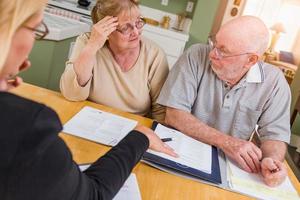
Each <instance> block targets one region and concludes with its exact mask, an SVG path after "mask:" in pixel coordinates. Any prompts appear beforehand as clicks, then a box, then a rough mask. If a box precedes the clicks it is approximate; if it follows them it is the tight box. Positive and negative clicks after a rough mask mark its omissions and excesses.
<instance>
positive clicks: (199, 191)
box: [12, 83, 300, 200]
mask: <svg viewBox="0 0 300 200" xmlns="http://www.w3.org/2000/svg"><path fill="white" fill-rule="evenodd" d="M12 92H13V93H15V94H18V95H20V96H23V97H26V98H29V99H32V100H35V101H37V102H41V103H44V104H46V105H48V106H49V107H51V108H53V109H54V110H55V111H56V112H57V113H58V115H59V117H60V119H61V121H62V122H63V123H66V122H67V121H68V120H69V119H70V118H72V116H73V115H75V114H76V113H77V112H78V111H80V109H81V108H83V107H84V106H91V107H94V108H98V109H101V110H103V111H106V112H111V113H114V114H118V115H121V116H124V117H127V118H130V119H134V120H137V121H138V122H139V123H140V124H142V125H144V126H148V127H150V125H151V123H152V120H151V119H147V118H144V117H140V116H137V115H133V114H129V113H125V112H122V111H119V110H116V109H113V108H109V107H106V106H102V105H99V104H95V103H92V102H89V101H83V102H70V101H67V100H66V99H64V98H63V97H62V96H61V94H60V93H57V92H53V91H50V90H47V89H43V88H40V87H36V86H33V85H29V84H26V83H24V84H22V85H21V86H20V87H18V88H17V89H14V90H13V91H12ZM60 136H61V137H62V138H63V140H64V141H65V142H66V143H67V145H68V147H69V148H70V150H71V152H72V154H73V158H74V160H75V161H76V162H77V163H79V164H80V163H89V162H93V161H95V160H97V159H98V157H100V156H101V155H103V154H104V153H105V152H107V151H108V150H109V147H107V146H104V145H101V144H96V143H93V142H90V141H87V140H84V139H80V138H77V137H74V136H70V135H66V134H64V133H60ZM133 172H134V173H135V174H136V176H137V179H138V184H139V187H140V190H141V195H142V199H143V200H150V199H151V200H155V199H159V200H161V199H163V200H169V199H171V200H176V199H183V200H190V199H197V200H198V199H201V200H202V199H204V200H212V199H215V200H223V199H224V200H225V199H230V200H244V199H252V198H249V197H246V196H243V195H240V194H237V193H234V192H230V191H226V190H223V189H220V188H217V187H213V186H210V185H206V184H203V183H199V182H196V181H192V180H189V179H185V178H181V177H178V176H175V175H172V174H168V173H166V172H163V171H160V170H157V169H155V168H153V167H150V166H148V165H146V164H144V163H138V164H137V166H136V167H135V168H134V170H133ZM288 173H289V177H290V178H291V181H292V183H293V184H294V186H295V187H296V189H297V191H298V193H299V192H300V183H299V182H298V180H297V179H296V177H295V175H294V174H293V172H292V171H291V169H290V168H289V167H288Z"/></svg>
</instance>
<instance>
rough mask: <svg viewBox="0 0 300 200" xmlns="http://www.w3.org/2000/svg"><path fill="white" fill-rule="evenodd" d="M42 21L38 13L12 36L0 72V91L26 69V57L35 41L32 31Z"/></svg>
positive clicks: (41, 16) (41, 14)
mask: <svg viewBox="0 0 300 200" xmlns="http://www.w3.org/2000/svg"><path fill="white" fill-rule="evenodd" d="M42 19H43V12H42V11H41V12H39V13H37V14H36V15H34V16H33V17H31V18H30V20H28V21H27V22H26V24H24V25H23V26H21V27H20V28H19V29H18V30H17V31H16V32H15V34H14V36H13V38H12V43H11V46H10V50H9V53H8V56H7V59H6V61H5V64H4V67H3V68H2V71H1V72H0V88H1V90H7V89H8V83H7V80H9V79H11V78H14V77H15V76H16V75H17V74H18V73H19V71H20V70H22V68H24V66H25V67H28V66H26V63H28V55H29V53H30V51H31V49H32V46H33V43H34V41H35V39H34V38H35V34H34V31H33V30H31V28H32V29H35V28H37V27H38V26H39V25H40V23H41V21H42Z"/></svg>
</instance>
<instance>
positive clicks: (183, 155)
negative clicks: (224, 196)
mask: <svg viewBox="0 0 300 200" xmlns="http://www.w3.org/2000/svg"><path fill="white" fill-rule="evenodd" d="M152 129H153V130H154V131H155V133H156V134H157V135H158V136H159V137H160V138H161V139H166V140H167V144H168V145H169V146H170V147H172V148H173V149H174V150H175V152H176V153H177V154H178V155H179V157H178V158H174V157H171V156H169V155H166V154H163V153H159V152H155V151H152V150H148V151H147V152H146V153H145V154H144V156H143V161H144V162H145V163H147V164H149V165H152V166H153V167H156V168H158V169H160V170H163V171H166V172H169V173H172V174H175V175H178V176H184V177H186V178H191V179H196V180H198V181H199V180H200V181H205V182H209V183H211V184H217V185H219V184H222V180H221V173H220V165H219V160H218V151H217V149H216V147H213V146H211V145H207V144H204V143H202V142H199V141H197V140H195V139H193V138H191V137H189V136H187V135H185V134H183V133H181V132H179V131H176V130H174V129H172V128H168V127H165V126H163V125H161V124H158V123H157V122H154V123H153V125H152Z"/></svg>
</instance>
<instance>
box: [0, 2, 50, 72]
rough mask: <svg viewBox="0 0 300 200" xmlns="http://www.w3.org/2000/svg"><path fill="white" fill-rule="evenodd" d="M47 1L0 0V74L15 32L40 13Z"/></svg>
mask: <svg viewBox="0 0 300 200" xmlns="http://www.w3.org/2000/svg"><path fill="white" fill-rule="evenodd" d="M46 3H47V0H38V1H37V0H0V52H1V53H0V72H1V70H2V68H3V67H4V64H5V61H6V59H7V55H8V52H9V50H10V45H11V41H12V38H13V36H14V34H15V32H16V31H17V30H18V29H19V28H20V27H21V26H22V25H24V24H25V23H26V22H27V21H28V20H29V19H30V18H31V17H32V16H34V15H35V14H37V13H38V12H39V11H41V10H42V9H43V8H44V6H45V5H46Z"/></svg>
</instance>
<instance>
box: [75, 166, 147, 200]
mask: <svg viewBox="0 0 300 200" xmlns="http://www.w3.org/2000/svg"><path fill="white" fill-rule="evenodd" d="M89 166H90V165H79V169H80V170H81V171H84V170H86V169H87V168H88V167H89ZM129 199H130V200H141V199H142V197H141V193H140V189H139V185H138V182H137V179H136V175H135V174H134V173H131V174H130V176H129V177H128V178H127V180H126V181H125V183H124V185H123V186H122V188H121V189H120V190H119V192H118V193H117V194H116V196H115V197H114V198H113V200H129Z"/></svg>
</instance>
